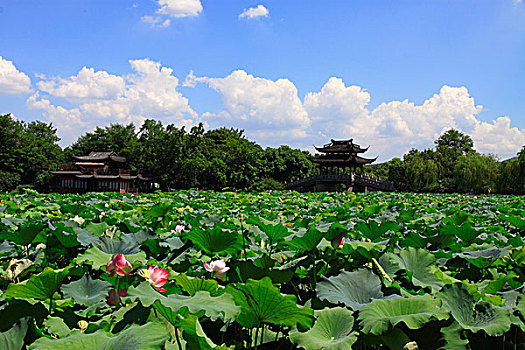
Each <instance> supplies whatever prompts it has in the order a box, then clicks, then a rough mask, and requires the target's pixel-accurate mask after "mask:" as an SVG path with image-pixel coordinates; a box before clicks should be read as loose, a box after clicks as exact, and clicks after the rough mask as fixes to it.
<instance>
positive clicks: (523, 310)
mask: <svg viewBox="0 0 525 350" xmlns="http://www.w3.org/2000/svg"><path fill="white" fill-rule="evenodd" d="M516 310H518V311H519V312H520V314H521V315H522V316H523V318H525V293H523V294H521V296H520V301H519V303H518V305H517V306H516Z"/></svg>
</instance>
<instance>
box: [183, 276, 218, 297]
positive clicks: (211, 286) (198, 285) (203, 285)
mask: <svg viewBox="0 0 525 350" xmlns="http://www.w3.org/2000/svg"><path fill="white" fill-rule="evenodd" d="M175 283H177V284H178V285H179V286H181V288H182V290H183V291H185V292H186V293H188V294H189V295H190V296H193V295H195V293H197V292H198V291H201V290H202V291H208V292H210V295H211V296H212V297H213V296H217V295H221V294H222V293H223V292H222V291H220V290H218V283H217V281H215V280H211V279H209V280H206V279H203V278H198V277H188V276H186V274H184V273H181V274H180V275H178V276H175Z"/></svg>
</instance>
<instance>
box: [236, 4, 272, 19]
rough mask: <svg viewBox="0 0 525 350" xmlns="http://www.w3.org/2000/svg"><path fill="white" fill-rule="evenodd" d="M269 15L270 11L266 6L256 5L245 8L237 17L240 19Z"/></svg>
mask: <svg viewBox="0 0 525 350" xmlns="http://www.w3.org/2000/svg"><path fill="white" fill-rule="evenodd" d="M269 15H270V12H269V11H268V9H267V8H266V7H264V6H263V5H258V6H257V7H252V8H249V9H245V10H244V11H243V12H242V13H241V14H240V15H239V19H242V18H248V19H253V18H258V17H268V16H269Z"/></svg>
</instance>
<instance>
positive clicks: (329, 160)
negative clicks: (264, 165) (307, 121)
mask: <svg viewBox="0 0 525 350" xmlns="http://www.w3.org/2000/svg"><path fill="white" fill-rule="evenodd" d="M353 141H354V140H353V139H349V140H330V143H329V144H326V145H324V146H323V147H315V146H314V147H315V149H316V150H317V151H318V152H319V153H322V154H321V155H319V156H316V157H311V158H310V160H311V161H312V162H313V163H315V164H317V165H318V169H317V174H316V175H313V176H310V177H307V178H304V179H301V180H297V181H294V182H291V183H288V184H286V186H285V187H286V188H287V189H290V190H295V191H299V192H336V191H343V190H348V191H354V192H358V191H365V192H366V191H393V190H394V187H393V184H392V183H391V182H388V181H383V180H379V179H375V178H373V177H371V176H367V175H366V174H364V172H363V167H364V166H365V165H366V164H371V163H373V162H374V161H375V160H376V159H377V157H376V158H373V159H371V158H364V157H361V156H360V155H359V154H362V153H364V152H366V151H368V148H369V147H367V148H362V147H361V146H359V145H357V144H355V143H354V142H353Z"/></svg>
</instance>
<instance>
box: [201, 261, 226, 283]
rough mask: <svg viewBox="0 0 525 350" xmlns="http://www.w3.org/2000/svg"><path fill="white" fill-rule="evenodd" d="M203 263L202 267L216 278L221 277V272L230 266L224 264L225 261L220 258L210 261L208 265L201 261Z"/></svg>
mask: <svg viewBox="0 0 525 350" xmlns="http://www.w3.org/2000/svg"><path fill="white" fill-rule="evenodd" d="M202 264H203V265H204V269H205V270H206V271H208V272H211V273H212V274H213V277H216V278H218V279H221V278H222V275H221V273H225V272H226V271H228V270H229V269H230V268H229V267H227V266H226V262H225V261H224V260H223V259H221V260H215V261H212V262H210V264H209V265H208V264H207V263H202Z"/></svg>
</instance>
